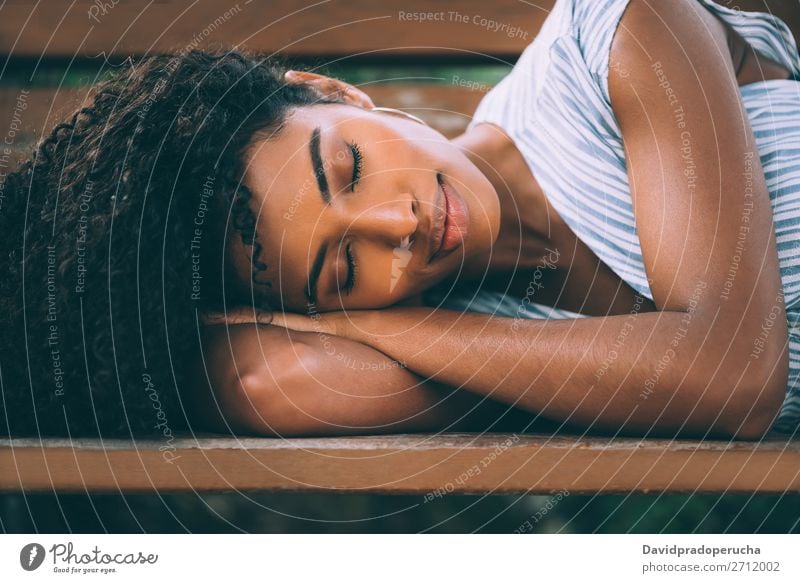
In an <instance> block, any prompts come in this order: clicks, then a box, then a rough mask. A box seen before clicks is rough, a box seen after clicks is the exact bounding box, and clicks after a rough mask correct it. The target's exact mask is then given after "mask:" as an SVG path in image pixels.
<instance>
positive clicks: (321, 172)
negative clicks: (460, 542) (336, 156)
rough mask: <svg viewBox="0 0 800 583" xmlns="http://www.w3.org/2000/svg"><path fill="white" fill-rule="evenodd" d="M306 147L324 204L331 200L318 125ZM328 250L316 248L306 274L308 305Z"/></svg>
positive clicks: (312, 302)
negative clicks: (309, 268) (323, 164)
mask: <svg viewBox="0 0 800 583" xmlns="http://www.w3.org/2000/svg"><path fill="white" fill-rule="evenodd" d="M308 149H309V151H310V152H311V166H312V167H313V169H314V175H315V176H316V177H317V186H319V194H320V196H321V197H322V201H323V202H324V203H325V204H330V202H331V191H330V188H328V178H327V177H326V176H325V168H324V167H323V166H322V155H321V154H320V129H319V126H317V127H315V128H314V130H313V131H312V132H311V139H310V140H309V142H308ZM327 252H328V244H327V243H323V244H322V245H320V247H319V249H318V250H317V256H316V257H315V258H314V263H313V265H312V266H311V271H310V272H309V274H308V282H307V283H306V290H305V291H306V299H307V300H308V303H309V304H310V305H316V304H317V285H318V283H319V276H320V275H321V274H322V267H323V266H324V265H325V255H326V254H327Z"/></svg>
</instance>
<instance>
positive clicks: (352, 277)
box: [344, 245, 358, 295]
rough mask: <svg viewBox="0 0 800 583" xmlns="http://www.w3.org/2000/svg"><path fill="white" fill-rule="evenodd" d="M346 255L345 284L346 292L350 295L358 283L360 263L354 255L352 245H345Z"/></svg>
mask: <svg viewBox="0 0 800 583" xmlns="http://www.w3.org/2000/svg"><path fill="white" fill-rule="evenodd" d="M344 252H345V256H346V257H347V265H348V270H347V281H346V282H345V284H344V293H345V294H347V295H350V292H352V291H353V288H354V287H355V285H356V273H357V272H358V265H357V264H356V259H355V257H353V249H352V245H348V246H347V247H345V250H344Z"/></svg>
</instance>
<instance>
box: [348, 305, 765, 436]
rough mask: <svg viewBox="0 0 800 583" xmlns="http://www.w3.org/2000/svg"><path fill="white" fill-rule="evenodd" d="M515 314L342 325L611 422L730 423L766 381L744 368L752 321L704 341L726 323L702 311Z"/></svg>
mask: <svg viewBox="0 0 800 583" xmlns="http://www.w3.org/2000/svg"><path fill="white" fill-rule="evenodd" d="M351 316H354V315H353V314H351ZM514 322H515V320H512V319H509V318H491V317H488V316H486V315H484V314H475V313H467V314H462V313H459V312H451V311H446V310H438V311H431V310H429V309H426V308H409V309H394V310H387V311H384V312H377V313H375V312H372V313H369V314H366V315H365V316H364V317H361V318H359V317H354V318H353V319H352V324H351V325H349V331H348V334H352V337H353V338H354V339H357V340H359V341H360V342H364V343H366V344H369V345H370V346H372V347H374V348H376V349H378V350H380V351H382V352H384V353H385V354H387V355H389V356H391V357H392V358H395V359H397V360H401V361H402V362H404V363H405V364H406V366H408V367H409V368H410V369H411V370H414V371H415V372H416V373H418V374H420V375H422V376H424V377H427V378H432V379H435V380H436V381H438V382H441V383H445V384H448V385H452V386H457V387H462V388H463V389H466V390H469V391H473V392H476V393H480V394H483V395H487V396H491V397H492V398H494V399H497V400H500V401H503V402H506V403H510V404H515V405H517V406H519V407H523V408H525V409H528V410H531V411H536V412H540V413H542V414H543V415H545V416H548V417H551V418H554V419H558V420H562V421H568V422H571V423H579V424H582V425H586V426H594V427H596V428H605V429H611V430H618V429H621V428H624V429H626V430H635V431H655V432H659V431H660V430H664V431H668V432H672V431H683V432H687V433H691V432H705V431H707V430H708V429H709V428H712V429H714V430H719V431H721V432H731V431H735V430H736V424H737V422H738V421H737V420H738V419H739V417H738V416H739V415H741V402H740V400H739V401H737V391H739V390H740V389H741V391H744V390H745V388H749V387H750V386H751V383H754V382H762V381H763V379H760V378H754V377H753V375H752V374H751V372H750V371H751V370H756V369H755V367H753V368H751V367H750V362H749V359H748V357H747V354H749V352H750V350H751V349H752V347H753V338H754V336H753V335H751V333H752V331H743V332H745V333H744V334H740V335H738V336H736V335H734V336H733V337H731V341H730V345H729V346H727V347H720V346H711V345H710V344H711V343H709V342H707V341H706V340H707V338H709V337H713V336H709V333H710V332H711V329H712V328H713V327H714V326H721V325H722V324H721V323H719V322H715V321H714V318H712V317H706V316H702V317H701V316H700V314H699V313H697V312H654V313H636V312H634V313H632V314H631V315H622V316H609V317H599V318H585V319H578V320H521V321H519V320H518V321H516V323H514ZM512 324H513V325H512ZM778 325H780V323H778ZM350 329H352V330H350ZM729 337H730V336H729Z"/></svg>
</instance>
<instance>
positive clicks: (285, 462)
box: [0, 434, 800, 502]
mask: <svg viewBox="0 0 800 583" xmlns="http://www.w3.org/2000/svg"><path fill="white" fill-rule="evenodd" d="M20 490H24V491H26V492H33V491H58V492H83V491H91V492H118V491H123V492H152V491H159V492H188V491H230V490H271V491H326V492H330V491H339V492H371V493H418V494H420V495H422V496H427V497H428V498H430V497H431V496H436V493H437V492H438V493H439V494H443V493H450V492H455V493H469V494H500V493H505V494H508V493H553V492H557V491H559V490H567V491H569V492H571V493H587V492H602V493H620V492H641V493H654V492H698V491H700V492H728V493H734V492H738V493H742V492H762V493H764V492H771V493H784V492H800V441H786V440H785V439H783V438H778V437H776V438H772V439H769V440H765V441H762V442H760V443H755V442H727V441H704V442H696V441H688V440H677V441H669V440H658V439H634V438H617V439H613V438H608V437H569V436H563V435H562V436H557V437H550V436H547V435H513V434H486V435H482V436H478V435H472V434H442V435H395V436H385V437H350V438H308V439H286V440H284V439H268V438H243V439H234V438H219V437H199V438H190V437H184V438H181V439H175V440H173V441H172V442H171V443H169V444H168V443H165V442H159V441H140V442H138V443H135V444H134V443H132V442H129V441H119V440H113V441H105V442H100V441H93V440H76V441H72V442H70V441H68V440H63V439H45V440H43V441H39V440H38V439H14V440H0V491H20ZM421 502H422V500H421Z"/></svg>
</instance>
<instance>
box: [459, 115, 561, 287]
mask: <svg viewBox="0 0 800 583" xmlns="http://www.w3.org/2000/svg"><path fill="white" fill-rule="evenodd" d="M452 143H453V144H454V145H456V146H457V147H458V148H460V149H461V151H462V152H463V153H464V154H465V155H466V156H467V158H469V160H470V161H471V162H472V163H473V164H475V166H477V167H478V169H479V170H480V171H481V172H482V173H483V174H484V175H485V176H486V178H487V179H488V180H489V182H490V183H491V184H492V186H494V189H495V191H496V192H497V196H498V198H499V200H500V232H499V234H498V237H497V240H496V242H495V244H494V245H493V247H492V248H491V249H487V251H486V253H482V254H480V255H479V256H477V257H476V258H475V261H474V262H473V264H471V265H469V266H468V267H469V271H468V273H467V276H477V277H482V276H483V274H486V273H487V270H488V272H508V271H511V270H513V269H515V268H519V267H524V266H525V263H526V261H528V260H530V261H534V260H535V258H536V257H538V256H539V255H541V251H542V250H544V248H545V247H546V246H547V245H550V244H552V242H553V239H554V235H555V231H556V229H554V227H555V223H554V220H553V218H554V215H553V211H552V209H550V208H549V205H548V204H547V200H546V198H545V197H544V194H543V193H542V191H541V189H540V188H539V186H538V184H537V183H536V180H535V179H534V177H533V175H532V174H531V171H530V168H529V167H528V165H527V162H526V161H525V159H524V158H523V156H522V154H521V153H520V152H519V150H518V149H517V147H516V146H515V145H514V142H513V141H512V140H511V138H510V137H509V136H508V135H507V134H506V133H505V132H503V131H502V130H501V129H500V128H499V127H497V126H495V125H492V124H479V125H477V126H475V127H474V128H472V129H471V130H469V131H468V132H466V133H464V134H462V135H460V136H458V137H456V138H454V139H453V140H452Z"/></svg>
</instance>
